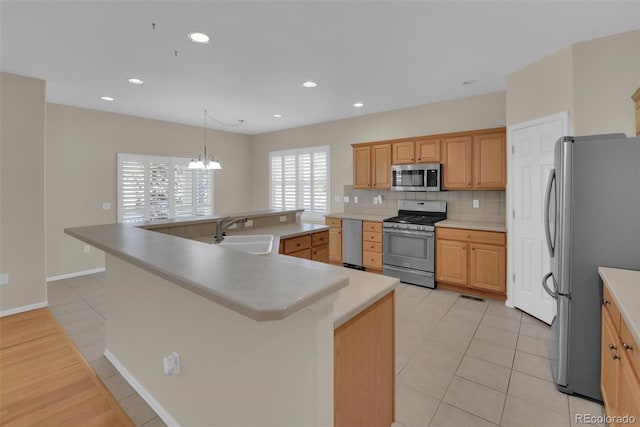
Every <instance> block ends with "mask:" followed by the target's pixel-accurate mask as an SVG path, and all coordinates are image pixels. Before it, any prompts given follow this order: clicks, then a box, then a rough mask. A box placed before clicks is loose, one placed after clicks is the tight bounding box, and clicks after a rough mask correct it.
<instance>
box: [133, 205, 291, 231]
mask: <svg viewBox="0 0 640 427" xmlns="http://www.w3.org/2000/svg"><path fill="white" fill-rule="evenodd" d="M300 212H304V209H268V210H263V211H253V212H236V213H228V214H220V215H207V216H195V217H186V218H173V219H161V220H153V221H145V222H137V223H135V226H136V227H139V228H145V229H149V230H151V229H154V228H163V227H167V226H171V227H176V226H180V225H192V224H201V223H207V222H214V221H217V220H219V219H225V218H256V217H263V216H275V215H287V214H297V213H300Z"/></svg>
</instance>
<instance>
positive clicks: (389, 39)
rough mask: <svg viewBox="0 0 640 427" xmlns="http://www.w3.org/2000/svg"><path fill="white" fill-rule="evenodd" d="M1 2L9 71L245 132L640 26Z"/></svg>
mask: <svg viewBox="0 0 640 427" xmlns="http://www.w3.org/2000/svg"><path fill="white" fill-rule="evenodd" d="M0 15H1V57H0V60H1V62H0V65H1V68H2V71H6V72H10V73H16V74H21V75H27V76H32V77H37V78H40V79H44V80H46V81H47V101H48V102H52V103H60V104H67V105H74V106H79V107H86V108H93V109H97V110H104V111H112V112H117V113H123V114H130V115H135V116H142V117H150V118H155V119H160V120H167V121H173V122H179V123H187V124H194V125H202V122H203V109H204V108H207V109H208V111H209V113H210V114H211V115H213V116H214V117H216V118H217V119H219V120H221V121H226V122H236V121H237V120H239V119H243V120H245V124H244V125H243V126H238V127H229V126H224V125H221V124H218V123H215V122H213V121H209V122H208V126H209V127H215V128H218V129H224V130H229V131H233V132H240V133H245V134H256V133H263V132H268V131H274V130H278V129H285V128H291V127H296V126H301V125H306V124H311V123H319V122H324V121H329V120H336V119H342V118H347V117H353V116H358V115H363V114H370V113H373V112H380V111H388V110H394V109H398V108H403V107H409V106H414V105H420V104H426V103H430V102H436V101H441V100H446V99H454V98H461V97H465V96H471V95H478V94H483V93H489V92H495V91H499V90H504V89H505V83H506V77H507V75H509V74H510V73H512V72H514V71H516V70H518V69H520V68H522V67H524V66H526V65H527V64H529V63H531V62H533V61H536V60H537V59H540V58H542V57H544V56H546V55H548V54H550V53H552V52H554V51H556V50H558V49H561V48H562V47H565V46H567V45H570V44H572V43H576V42H579V41H584V40H590V39H594V38H599V37H603V36H606V35H610V34H615V33H620V32H624V31H629V30H633V29H638V28H640V2H638V1H627V2H616V1H602V2H593V1H592V2H581V1H569V2H557V1H554V2H550V1H545V2H523V1H503V2H497V1H494V2H489V1H470V2H461V1H443V2H435V1H428V2H427V1H422V2H421V1H412V2H404V1H349V2H347V1H334V2H328V1H296V2H293V1H290V2H275V1H259V2H250V1H227V2H221V1H196V2H194V1H182V0H175V1H151V2H143V1H86V0H85V1H65V2H63V1H51V0H50V1H39V2H38V1H26V0H20V1H6V0H2V2H1V3H0ZM152 23H155V24H156V28H155V30H154V29H152ZM192 31H202V32H205V33H207V34H209V35H210V36H211V43H209V44H208V45H197V44H194V43H192V42H191V41H189V39H188V38H187V34H188V33H189V32H192ZM175 51H177V52H178V55H177V56H176V55H175V54H174V52H175ZM133 76H135V77H139V78H141V79H143V80H144V82H145V83H144V85H141V86H134V85H132V84H130V83H128V82H127V79H128V78H129V77H133ZM470 79H473V80H476V83H474V84H473V85H462V84H461V82H462V81H463V80H470ZM305 80H314V81H317V82H318V83H319V86H318V87H317V88H314V89H306V88H303V87H302V86H301V83H302V82H303V81H305ZM103 95H110V96H113V97H115V98H116V101H114V102H105V101H102V100H100V97H101V96H103ZM356 101H362V102H364V103H365V106H364V108H361V109H356V108H354V107H353V106H352V104H353V103H354V102H356ZM275 113H280V114H282V115H283V116H284V117H282V118H280V119H276V118H274V117H273V114H275Z"/></svg>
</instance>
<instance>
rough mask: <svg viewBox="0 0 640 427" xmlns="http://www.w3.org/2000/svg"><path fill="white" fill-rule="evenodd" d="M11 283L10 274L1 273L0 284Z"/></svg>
mask: <svg viewBox="0 0 640 427" xmlns="http://www.w3.org/2000/svg"><path fill="white" fill-rule="evenodd" d="M8 284H9V274H7V273H5V274H0V286H3V285H8Z"/></svg>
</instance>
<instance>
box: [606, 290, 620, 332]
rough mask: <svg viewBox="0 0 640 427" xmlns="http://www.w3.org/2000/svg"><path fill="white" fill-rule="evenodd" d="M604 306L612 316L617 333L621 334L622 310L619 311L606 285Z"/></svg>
mask: <svg viewBox="0 0 640 427" xmlns="http://www.w3.org/2000/svg"><path fill="white" fill-rule="evenodd" d="M602 305H603V306H604V308H605V309H606V310H607V312H608V313H609V315H610V316H611V320H612V321H613V326H614V328H615V330H616V332H618V333H620V310H618V306H617V305H616V303H615V302H613V298H611V294H610V293H609V288H607V286H606V285H605V286H604V287H603V288H602Z"/></svg>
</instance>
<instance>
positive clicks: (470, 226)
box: [436, 219, 507, 233]
mask: <svg viewBox="0 0 640 427" xmlns="http://www.w3.org/2000/svg"><path fill="white" fill-rule="evenodd" d="M436 227H443V228H464V229H467V230H479V231H496V232H499V233H506V232H507V226H506V225H505V224H503V223H499V222H482V221H463V220H459V219H445V220H444V221H439V222H436Z"/></svg>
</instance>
